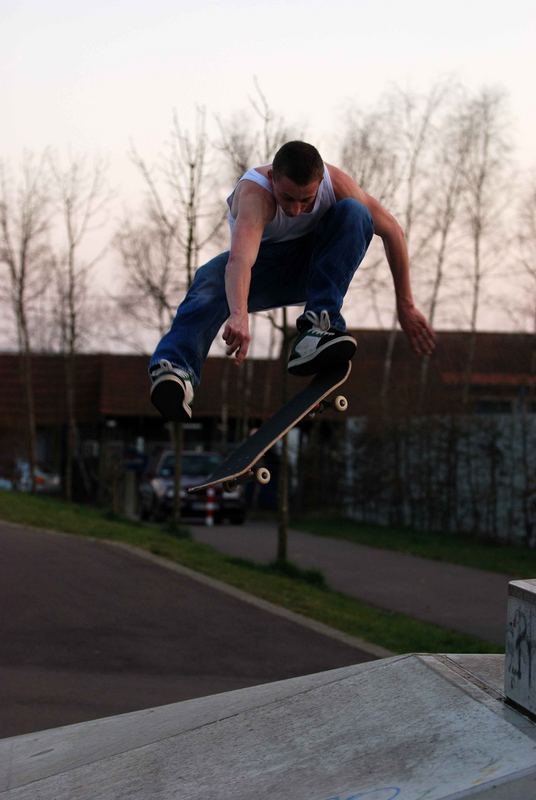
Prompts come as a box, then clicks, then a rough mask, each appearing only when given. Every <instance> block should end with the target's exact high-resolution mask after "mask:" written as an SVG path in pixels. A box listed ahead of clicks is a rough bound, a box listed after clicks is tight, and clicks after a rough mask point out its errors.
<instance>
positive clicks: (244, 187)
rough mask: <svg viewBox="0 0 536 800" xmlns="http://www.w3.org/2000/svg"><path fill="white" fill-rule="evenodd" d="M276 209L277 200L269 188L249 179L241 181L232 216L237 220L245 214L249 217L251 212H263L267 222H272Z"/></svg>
mask: <svg viewBox="0 0 536 800" xmlns="http://www.w3.org/2000/svg"><path fill="white" fill-rule="evenodd" d="M261 174H262V173H261ZM263 177H266V178H267V176H263ZM274 208H275V199H274V196H273V194H272V193H271V191H270V190H269V189H268V188H267V187H265V186H262V185H261V184H260V183H256V182H255V181H254V180H248V179H247V178H245V179H241V180H240V181H239V183H238V185H237V187H236V189H235V191H234V194H233V200H232V204H231V214H232V216H233V217H234V218H235V219H236V217H237V216H238V214H242V213H244V212H245V213H246V215H247V212H248V211H249V212H256V213H259V212H261V213H262V215H263V217H265V218H266V220H270V219H271V218H272V217H273V215H274Z"/></svg>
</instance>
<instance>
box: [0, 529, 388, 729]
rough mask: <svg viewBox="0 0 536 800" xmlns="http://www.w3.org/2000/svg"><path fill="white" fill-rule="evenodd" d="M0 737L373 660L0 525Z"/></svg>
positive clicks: (251, 610) (79, 544)
mask: <svg viewBox="0 0 536 800" xmlns="http://www.w3.org/2000/svg"><path fill="white" fill-rule="evenodd" d="M0 608H1V609H2V612H1V614H0V642H1V647H0V738H3V737H7V736H14V735H17V734H21V733H27V732H30V731H36V730H43V729H45V728H48V727H56V726H59V725H66V724H69V723H74V722H80V721H83V720H89V719H94V718H98V717H104V716H110V715H113V714H119V713H123V712H126V711H134V710H137V709H142V708H148V707H152V706H158V705H161V704H164V703H173V702H177V701H180V700H185V699H189V698H194V697H203V696H205V695H209V694H214V693H216V692H225V691H228V690H231V689H241V688H243V687H246V686H254V685H257V684H262V683H267V682H270V681H275V680H281V679H284V678H290V677H294V676H300V675H306V674H309V673H315V672H320V671H323V670H326V669H332V668H335V667H341V666H346V665H350V664H355V663H360V662H363V661H368V660H370V659H371V658H372V657H373V656H372V655H371V654H370V653H367V652H364V651H363V650H360V649H356V647H354V646H351V645H350V644H348V643H345V642H342V641H338V640H336V639H333V638H331V637H328V636H326V635H323V634H321V633H319V632H317V631H315V630H311V629H310V628H307V627H304V626H303V625H301V624H297V623H296V622H294V621H292V620H291V619H287V618H284V617H283V616H281V615H276V614H274V613H271V612H270V611H269V610H267V609H266V608H262V607H258V606H255V605H252V604H251V603H250V602H245V601H244V600H242V599H240V597H238V596H236V595H235V596H233V595H232V594H231V593H229V592H228V591H227V590H226V591H221V590H218V589H217V588H215V587H214V586H210V585H207V583H206V582H205V583H203V582H200V581H199V580H195V579H193V578H192V577H189V576H187V575H184V574H181V573H179V572H177V571H174V570H173V569H172V568H169V567H163V566H161V565H159V564H157V563H154V561H152V560H149V559H147V558H145V557H143V556H142V555H139V554H137V553H136V554H135V553H132V552H127V551H124V550H122V549H118V548H117V547H112V546H110V545H107V544H105V543H103V542H98V541H92V540H90V539H83V538H79V537H76V536H65V535H61V534H53V533H47V532H42V531H36V530H32V529H26V528H24V527H22V526H18V525H17V526H15V525H10V524H8V523H4V522H0Z"/></svg>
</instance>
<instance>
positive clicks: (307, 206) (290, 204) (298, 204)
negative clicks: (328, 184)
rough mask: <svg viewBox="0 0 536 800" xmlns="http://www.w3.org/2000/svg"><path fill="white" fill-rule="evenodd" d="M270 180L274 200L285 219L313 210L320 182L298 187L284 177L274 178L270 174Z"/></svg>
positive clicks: (316, 181)
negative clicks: (285, 216)
mask: <svg viewBox="0 0 536 800" xmlns="http://www.w3.org/2000/svg"><path fill="white" fill-rule="evenodd" d="M270 178H271V179H272V187H273V191H274V197H275V200H276V202H277V204H278V205H279V206H281V208H282V209H283V211H284V213H285V214H286V215H287V217H297V216H299V214H303V213H307V212H309V211H312V210H313V207H314V204H315V200H316V194H317V192H318V187H319V186H320V183H321V181H320V180H315V181H312V183H308V184H307V185H306V186H298V184H297V183H294V181H291V180H290V178H287V177H285V176H284V175H278V176H277V177H274V175H273V173H272V172H270Z"/></svg>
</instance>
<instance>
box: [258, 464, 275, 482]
mask: <svg viewBox="0 0 536 800" xmlns="http://www.w3.org/2000/svg"><path fill="white" fill-rule="evenodd" d="M271 477H272V476H271V475H270V470H269V469H266V467H260V468H259V469H258V470H257V471H256V473H255V478H256V480H257V482H258V483H262V485H263V486H265V485H266V484H267V483H270V478H271Z"/></svg>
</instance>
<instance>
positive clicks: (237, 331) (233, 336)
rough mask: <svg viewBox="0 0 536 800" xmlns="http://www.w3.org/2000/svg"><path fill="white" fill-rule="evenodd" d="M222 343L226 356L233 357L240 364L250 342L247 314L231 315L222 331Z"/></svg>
mask: <svg viewBox="0 0 536 800" xmlns="http://www.w3.org/2000/svg"><path fill="white" fill-rule="evenodd" d="M223 341H224V342H225V343H226V345H227V348H226V351H225V352H226V353H227V355H228V356H232V355H234V356H235V358H236V362H237V364H242V362H243V361H244V360H245V358H246V356H247V354H248V349H249V343H250V341H251V337H250V335H249V321H248V315H247V312H246V313H243V314H239V313H236V314H231V316H230V317H229V319H228V320H227V322H226V324H225V328H224V329H223Z"/></svg>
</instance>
